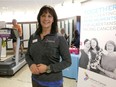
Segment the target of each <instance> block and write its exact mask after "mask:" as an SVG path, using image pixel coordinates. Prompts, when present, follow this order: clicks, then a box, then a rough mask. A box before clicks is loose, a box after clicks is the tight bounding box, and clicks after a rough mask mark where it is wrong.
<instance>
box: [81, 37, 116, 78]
mask: <svg viewBox="0 0 116 87" xmlns="http://www.w3.org/2000/svg"><path fill="white" fill-rule="evenodd" d="M99 43H100V42H99V41H98V39H97V38H91V39H85V40H84V42H83V44H84V47H83V49H80V60H79V67H81V68H84V69H87V70H90V71H92V72H95V73H98V74H101V75H104V76H107V77H109V78H112V79H115V80H116V43H115V42H114V41H112V40H107V41H106V42H105V45H104V47H100V46H99ZM101 43H102V42H101Z"/></svg>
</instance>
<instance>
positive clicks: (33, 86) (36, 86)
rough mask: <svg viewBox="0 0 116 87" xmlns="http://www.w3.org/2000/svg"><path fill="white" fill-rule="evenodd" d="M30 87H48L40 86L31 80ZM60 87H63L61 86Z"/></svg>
mask: <svg viewBox="0 0 116 87" xmlns="http://www.w3.org/2000/svg"><path fill="white" fill-rule="evenodd" d="M32 87H48V86H42V85H40V84H39V83H37V82H36V81H34V80H32ZM60 87H63V85H62V86H60Z"/></svg>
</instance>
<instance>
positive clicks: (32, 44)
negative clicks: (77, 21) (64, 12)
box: [26, 5, 71, 87]
mask: <svg viewBox="0 0 116 87" xmlns="http://www.w3.org/2000/svg"><path fill="white" fill-rule="evenodd" d="M37 20H38V29H37V31H36V32H35V33H34V34H33V35H31V37H30V39H29V44H28V50H27V53H26V61H27V64H28V65H29V68H30V71H31V72H32V86H33V87H63V76H62V70H63V69H65V68H67V67H69V66H70V65H71V56H70V53H69V48H68V44H67V41H66V39H65V38H64V37H63V36H62V35H59V34H58V33H57V15H56V12H55V10H54V8H53V7H51V6H47V5H45V6H43V7H42V8H41V9H40V11H39V14H38V16H37ZM60 58H62V59H60Z"/></svg>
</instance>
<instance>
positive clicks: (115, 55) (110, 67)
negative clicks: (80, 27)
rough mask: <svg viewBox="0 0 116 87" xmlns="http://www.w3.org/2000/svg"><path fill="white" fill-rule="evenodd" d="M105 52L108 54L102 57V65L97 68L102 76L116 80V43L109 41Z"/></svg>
mask: <svg viewBox="0 0 116 87" xmlns="http://www.w3.org/2000/svg"><path fill="white" fill-rule="evenodd" d="M105 50H106V51H107V53H104V54H103V55H102V59H101V64H100V65H99V66H97V67H98V69H99V70H100V71H101V72H100V73H101V74H103V75H106V76H108V77H110V78H113V79H116V45H115V43H114V41H107V42H106V45H105Z"/></svg>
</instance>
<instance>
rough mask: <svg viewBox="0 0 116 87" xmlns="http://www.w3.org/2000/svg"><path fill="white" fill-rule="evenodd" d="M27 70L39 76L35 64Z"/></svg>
mask: <svg viewBox="0 0 116 87" xmlns="http://www.w3.org/2000/svg"><path fill="white" fill-rule="evenodd" d="M29 68H30V71H31V72H32V73H33V74H39V69H38V67H37V65H36V64H32V65H31V66H30V67H29Z"/></svg>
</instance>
